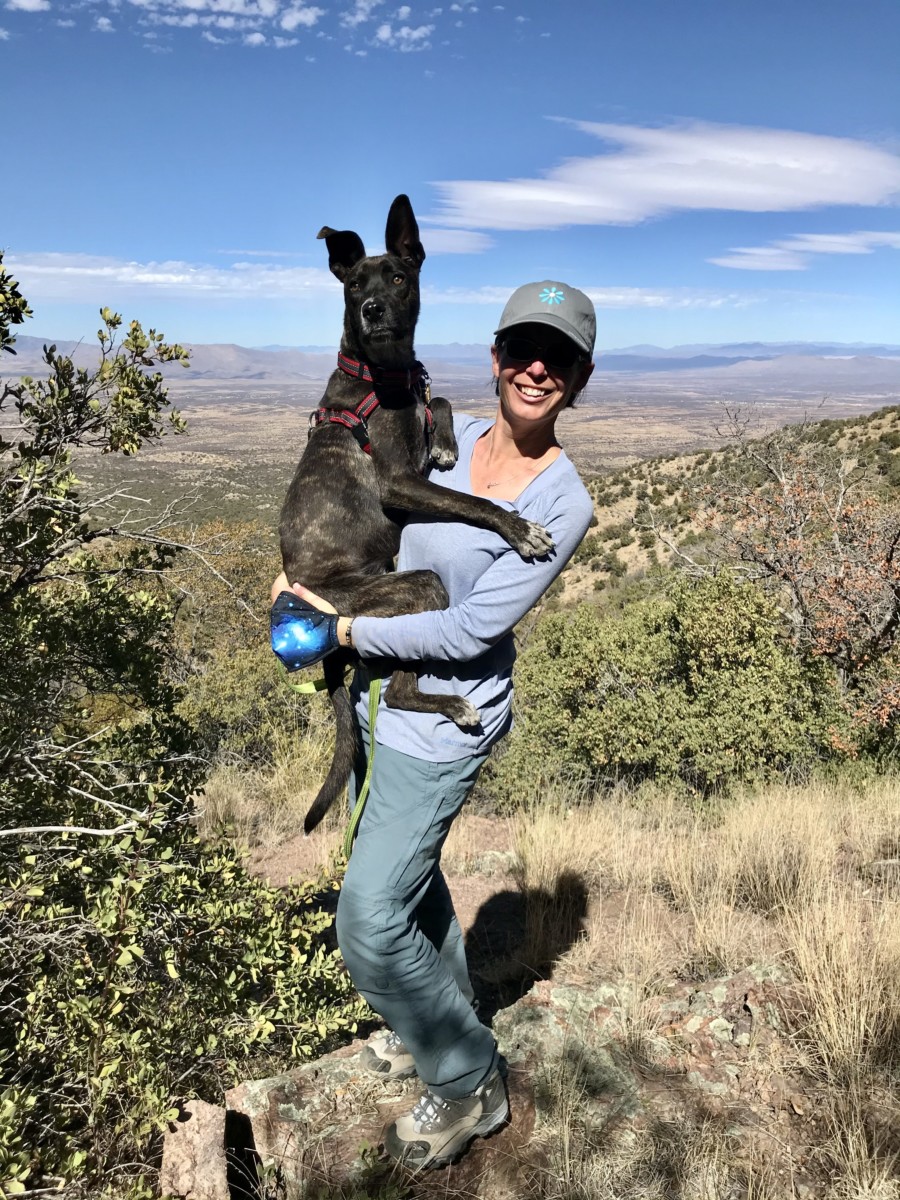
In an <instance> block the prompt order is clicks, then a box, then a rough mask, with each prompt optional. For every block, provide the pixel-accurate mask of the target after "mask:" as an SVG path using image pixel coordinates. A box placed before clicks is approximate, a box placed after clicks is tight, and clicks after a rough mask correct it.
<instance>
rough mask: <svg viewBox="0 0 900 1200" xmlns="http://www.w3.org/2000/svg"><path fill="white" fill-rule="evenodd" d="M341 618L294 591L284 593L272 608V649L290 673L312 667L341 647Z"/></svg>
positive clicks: (280, 594)
mask: <svg viewBox="0 0 900 1200" xmlns="http://www.w3.org/2000/svg"><path fill="white" fill-rule="evenodd" d="M337 623H338V619H337V617H336V616H335V614H334V613H325V612H320V611H319V609H317V608H313V606H312V605H311V604H307V603H306V601H305V600H301V599H300V597H299V596H297V595H295V593H294V592H281V593H279V595H278V598H277V600H276V601H275V603H274V604H273V605H272V612H271V615H270V624H271V632H272V649H273V650H274V651H275V653H276V654H277V656H278V657H279V658H280V659H281V661H282V662H283V663H284V665H285V666H286V667H287V669H288V670H289V671H299V670H300V668H301V667H311V666H312V664H313V663H317V662H319V661H320V660H321V659H323V658H324V657H325V655H326V654H330V653H331V652H332V650H336V649H337V647H338V637H337Z"/></svg>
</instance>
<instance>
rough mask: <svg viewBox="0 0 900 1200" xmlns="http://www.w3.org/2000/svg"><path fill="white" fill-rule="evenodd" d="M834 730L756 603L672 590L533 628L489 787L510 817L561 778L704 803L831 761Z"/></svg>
mask: <svg viewBox="0 0 900 1200" xmlns="http://www.w3.org/2000/svg"><path fill="white" fill-rule="evenodd" d="M842 719H843V718H842V716H841V710H840V707H839V704H838V700H837V695H836V690H835V688H834V687H833V685H832V684H831V682H830V673H829V671H828V669H827V667H826V665H825V664H823V663H822V662H821V661H818V660H809V661H802V660H800V659H799V658H798V657H796V656H795V654H794V653H793V652H792V650H791V649H790V648H789V647H788V646H787V645H786V643H785V642H784V640H783V639H782V637H781V635H780V621H779V616H778V613H777V610H776V609H775V607H774V605H773V604H772V602H771V601H770V600H769V599H767V598H766V597H765V596H764V595H763V594H762V593H761V592H760V591H759V590H758V589H756V588H755V587H753V586H750V585H741V584H739V583H737V582H736V581H735V580H734V579H733V578H732V577H731V576H730V575H727V574H722V575H720V576H718V577H716V578H712V579H706V580H702V581H700V582H697V583H692V582H690V581H687V580H684V579H680V580H676V581H675V582H674V583H673V584H672V585H671V587H670V591H669V594H668V595H667V596H665V597H662V598H651V599H644V600H640V601H638V602H635V603H631V604H629V605H627V606H626V607H625V609H624V610H623V612H622V613H621V615H612V614H600V613H598V612H597V611H596V609H594V608H591V607H588V606H586V605H585V606H581V607H580V608H579V609H577V611H576V612H575V613H574V614H571V613H559V614H556V615H554V616H551V617H548V618H546V619H545V620H544V621H543V622H542V623H541V624H540V626H539V627H538V629H537V630H536V632H535V634H534V635H533V637H532V640H531V642H530V644H529V646H528V648H527V650H526V651H525V652H524V653H523V655H522V657H521V660H520V662H519V665H518V668H517V723H516V726H515V728H514V730H513V732H512V734H511V736H510V739H509V743H508V746H507V750H506V753H505V754H504V755H503V756H502V757H501V758H500V759H499V760H498V761H497V763H496V764H495V765H494V767H493V768H492V772H491V776H490V786H491V787H492V788H493V791H494V794H495V796H496V797H497V798H498V799H499V800H500V801H502V802H504V803H512V802H514V800H515V797H516V796H518V795H520V794H522V793H523V792H524V791H527V790H528V788H529V787H532V786H534V780H535V778H536V777H537V776H538V775H539V774H540V773H542V772H546V771H563V772H574V773H578V774H581V775H582V776H586V777H589V778H590V779H593V780H594V781H595V782H600V781H604V780H606V781H612V780H630V781H633V782H636V783H637V782H640V781H643V780H645V779H656V780H680V781H682V782H684V783H685V784H687V785H689V786H690V787H691V788H693V789H696V790H697V791H699V792H701V793H708V792H712V791H715V790H717V789H721V788H725V787H727V786H728V785H729V784H731V783H734V782H737V781H749V780H758V779H765V778H768V777H770V776H773V775H776V774H778V773H781V772H786V771H796V770H805V769H807V768H808V767H809V766H811V765H812V764H813V763H815V762H817V761H819V760H822V759H824V758H827V757H828V756H830V755H831V754H832V753H834V750H833V728H834V726H835V725H836V724H838V723H839V722H840V721H841V720H842Z"/></svg>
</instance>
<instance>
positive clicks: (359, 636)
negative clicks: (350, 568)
mask: <svg viewBox="0 0 900 1200" xmlns="http://www.w3.org/2000/svg"><path fill="white" fill-rule="evenodd" d="M592 513H593V507H592V505H591V503H590V500H589V498H588V496H587V494H586V493H583V499H582V497H579V496H573V495H572V494H571V493H570V494H567V495H566V496H564V497H561V498H560V499H559V501H558V503H557V506H556V511H554V513H553V514H552V515H551V517H550V519H549V520H547V521H545V522H544V524H545V525H546V528H547V529H548V531H549V532H550V534H551V535H552V537H553V540H554V542H555V543H556V551H555V553H554V554H552V555H551V556H550V557H548V558H546V559H541V560H538V561H531V562H527V561H523V560H522V559H521V558H520V557H519V555H518V554H516V552H515V551H514V550H507V551H506V552H505V553H503V554H501V555H500V556H499V558H497V559H495V561H494V562H493V563H492V564H491V566H490V567H489V568H488V569H487V570H486V571H485V572H484V574H483V575H482V576H481V577H480V579H479V580H478V582H477V584H476V585H475V587H474V588H473V590H472V591H471V592H470V593H469V595H468V596H467V597H466V598H465V600H464V601H463V602H462V603H461V604H457V605H455V606H454V607H452V608H447V609H441V610H439V611H433V612H424V613H413V614H409V615H404V616H398V617H365V616H359V617H356V618H355V619H354V621H353V630H352V637H353V646H354V648H355V649H356V650H358V651H359V653H360V654H361V655H362V657H363V658H374V657H377V656H381V655H385V656H388V657H392V658H399V659H401V660H402V661H405V662H416V661H421V660H424V659H436V660H439V661H444V662H466V661H468V660H469V659H473V658H477V657H478V656H479V655H480V654H484V652H485V651H486V650H489V649H490V648H491V646H493V645H494V644H495V643H496V642H497V641H499V639H500V638H502V637H503V636H504V635H505V634H506V633H508V632H509V631H510V630H511V629H512V628H513V626H515V625H516V623H517V622H518V621H520V620H521V619H522V617H524V616H525V614H526V613H527V612H528V611H529V609H531V608H533V607H534V605H535V604H536V603H537V601H538V600H539V599H540V598H541V596H543V594H544V592H546V590H547V588H548V587H549V586H550V585H551V583H553V581H554V579H556V577H557V576H558V575H559V573H560V572H561V571H562V569H563V567H564V566H565V565H566V563H567V562H568V561H569V559H570V558H571V557H572V555H573V554H574V553H575V551H576V549H577V548H578V545H579V543H580V542H581V539H582V538H583V537H584V535H585V533H586V532H587V529H588V526H589V525H590V521H591V516H592ZM307 599H309V596H308V595H307ZM339 629H340V624H339ZM339 636H340V634H339ZM343 644H346V643H343Z"/></svg>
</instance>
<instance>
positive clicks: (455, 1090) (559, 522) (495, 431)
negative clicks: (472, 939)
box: [272, 281, 596, 1168]
mask: <svg viewBox="0 0 900 1200" xmlns="http://www.w3.org/2000/svg"><path fill="white" fill-rule="evenodd" d="M595 335H596V318H595V314H594V307H593V305H592V303H591V301H590V300H589V299H588V297H587V296H585V295H584V293H583V292H580V291H578V290H577V289H575V288H571V287H569V286H567V285H566V284H563V283H557V282H550V281H544V282H541V283H533V284H526V285H525V286H524V287H520V288H518V289H517V290H516V291H515V292H514V293H513V294H512V296H511V297H510V300H509V302H508V303H507V305H506V307H505V309H504V310H503V314H502V316H501V318H500V325H499V328H498V329H497V331H496V335H495V338H496V341H495V345H493V346H492V347H491V358H492V362H493V373H494V378H495V380H496V392H497V396H498V406H497V413H496V417H495V419H494V421H493V422H489V421H484V420H476V419H475V418H472V417H467V416H456V417H455V418H454V424H455V430H456V437H457V441H458V443H459V459H458V461H457V463H456V466H455V467H453V468H452V469H451V470H449V471H446V472H442V474H441V484H442V485H444V486H447V487H452V488H456V489H457V490H459V491H463V492H469V493H470V494H473V495H476V496H486V497H488V498H489V499H491V500H493V501H495V502H497V503H499V504H502V505H504V506H507V507H510V508H512V507H514V508H515V509H516V511H517V512H518V513H519V514H520V515H521V516H523V517H525V518H526V519H528V520H533V521H537V522H539V523H540V524H541V525H543V526H544V527H545V528H546V529H547V530H548V531H549V532H550V534H551V535H552V537H553V540H554V543H555V550H554V551H552V552H551V553H550V554H549V555H548V556H547V557H546V558H544V559H542V560H540V561H523V560H522V559H521V558H520V557H519V556H518V555H517V554H516V552H515V551H514V550H512V549H511V548H510V547H509V546H508V545H507V544H506V543H505V542H503V541H502V539H501V538H500V537H499V536H498V535H497V534H494V533H489V532H487V531H486V530H483V529H477V528H474V527H472V526H469V525H464V524H461V523H447V522H435V521H430V520H428V519H425V518H422V519H418V518H416V517H415V516H413V517H412V518H411V519H410V520H409V521H408V523H407V524H406V526H405V528H404V531H403V538H402V542H401V547H400V556H399V561H398V570H401V571H405V570H420V569H423V568H428V569H431V570H434V571H436V572H437V573H438V575H440V577H441V579H442V580H443V582H444V585H445V587H446V588H447V591H448V592H449V595H450V606H449V608H447V609H444V610H442V611H439V612H425V613H417V614H413V615H410V616H398V617H364V616H359V617H354V615H353V614H352V613H348V614H338V617H337V620H336V621H335V620H333V619H332V620H329V621H328V622H327V629H328V644H329V646H330V648H334V647H335V646H337V645H352V646H353V647H354V648H355V649H356V650H357V651H358V652H359V653H360V655H361V656H362V657H363V658H364V659H366V658H374V657H379V656H382V655H384V656H389V657H392V658H398V659H401V660H404V661H411V662H415V663H416V664H417V670H418V674H419V680H420V685H421V689H422V691H423V692H448V693H455V694H457V695H461V696H465V697H466V698H467V699H468V700H470V701H471V702H472V703H473V704H474V705H475V707H476V708H477V709H478V710H479V712H480V714H481V724H480V725H479V726H477V727H476V728H474V729H460V728H458V727H457V726H456V725H454V724H453V723H452V722H451V721H449V720H448V719H447V718H445V717H442V716H441V715H440V714H431V713H412V712H407V711H402V710H399V709H389V708H386V707H385V706H384V705H382V706H381V707H380V709H379V710H378V719H377V726H376V741H377V743H378V748H377V753H376V754H375V757H374V763H373V771H372V779H371V784H370V791H369V797H368V801H367V804H366V809H365V812H364V814H363V817H362V821H361V823H360V827H359V833H358V835H357V839H356V843H355V845H354V849H353V854H352V857H351V859H350V862H349V865H348V867H347V873H346V876H345V878H344V882H343V885H342V888H341V895H340V901H339V904H338V911H337V936H338V944H339V945H340V948H341V952H342V953H343V956H344V960H345V962H346V964H347V967H348V970H349V971H350V975H351V977H352V979H353V981H354V983H355V985H356V987H357V988H358V990H359V991H360V993H361V994H362V995H363V996H364V997H365V998H366V1000H367V1001H368V1002H369V1004H370V1005H371V1006H372V1008H373V1009H374V1010H375V1011H376V1012H377V1013H379V1014H380V1015H381V1016H382V1017H383V1018H384V1020H385V1022H386V1024H387V1026H388V1032H386V1033H382V1034H379V1035H377V1036H376V1037H375V1038H373V1039H371V1040H370V1043H369V1045H368V1046H367V1047H366V1049H365V1050H364V1052H363V1057H364V1061H365V1062H366V1064H367V1065H368V1066H369V1067H370V1068H372V1069H373V1070H375V1071H378V1072H380V1073H381V1074H383V1075H384V1076H386V1077H391V1078H397V1077H399V1076H402V1075H409V1074H412V1073H413V1072H417V1073H418V1075H419V1078H420V1079H421V1081H422V1083H423V1084H424V1085H425V1092H424V1094H423V1095H422V1097H421V1098H420V1099H419V1101H418V1102H417V1103H416V1104H415V1105H414V1106H413V1108H412V1110H411V1111H410V1112H409V1113H407V1114H404V1115H403V1116H401V1117H400V1118H398V1120H396V1121H395V1122H394V1123H393V1124H392V1125H391V1126H390V1127H389V1128H388V1129H387V1130H386V1133H385V1148H386V1149H387V1151H388V1153H390V1154H392V1155H393V1156H394V1157H396V1158H400V1159H403V1160H404V1161H405V1162H407V1163H408V1164H409V1165H411V1166H413V1167H416V1168H426V1167H434V1166H440V1165H443V1164H445V1163H447V1162H450V1161H452V1159H454V1158H455V1157H456V1156H458V1155H459V1154H460V1153H461V1152H462V1151H463V1150H464V1149H465V1148H466V1146H467V1145H468V1144H469V1142H470V1141H471V1140H472V1139H473V1138H474V1137H476V1136H479V1135H482V1136H483V1135H485V1134H487V1133H490V1132H492V1131H493V1130H494V1129H497V1128H499V1126H500V1125H502V1124H503V1123H504V1121H505V1120H506V1119H507V1117H508V1113H509V1105H508V1101H507V1096H506V1088H505V1085H504V1079H503V1075H502V1073H501V1066H502V1064H501V1062H500V1059H499V1057H498V1054H497V1045H496V1042H495V1041H494V1038H493V1035H492V1033H491V1031H490V1029H488V1028H487V1027H486V1026H484V1025H482V1024H481V1022H480V1021H479V1020H478V1017H477V1016H476V1015H475V1011H474V1009H473V1007H472V1000H473V991H472V985H471V983H470V981H469V974H468V969H467V966H466V958H465V951H464V947H463V939H462V933H461V930H460V927H459V924H458V922H457V919H456V916H455V914H454V912H453V905H452V902H451V899H450V894H449V891H448V889H447V885H446V883H445V881H444V877H443V875H442V873H441V869H440V856H441V849H442V847H443V844H444V841H445V839H446V837H447V834H448V832H449V830H450V825H451V823H452V821H453V819H454V817H455V816H456V815H457V813H458V812H459V811H460V809H461V808H462V806H463V804H464V803H465V800H466V798H467V797H468V796H469V794H470V793H471V791H472V788H473V787H474V785H475V781H476V779H477V778H478V773H479V771H480V770H481V767H482V765H483V764H484V762H485V760H486V758H487V756H488V754H489V752H490V749H491V747H492V746H493V744H494V743H495V742H496V741H497V740H498V739H499V738H501V737H502V736H503V734H504V733H506V731H507V730H508V729H509V727H510V724H511V707H512V666H513V661H514V659H515V648H514V645H513V635H512V629H513V627H514V626H515V624H516V623H517V622H518V621H519V620H520V619H521V618H522V617H523V616H524V615H525V614H526V613H527V612H528V610H529V609H530V608H531V607H532V606H533V605H534V604H535V603H536V602H537V601H538V600H539V599H540V597H541V596H542V595H543V594H544V592H545V591H546V590H547V588H548V587H549V586H550V584H551V583H552V582H553V581H554V579H556V577H557V576H558V575H559V573H560V571H562V569H563V567H564V566H565V565H566V563H567V562H568V560H569V559H570V558H571V556H572V554H573V553H574V552H575V549H576V547H577V546H578V544H579V542H580V541H581V539H582V538H583V536H584V534H585V532H586V530H587V528H588V525H589V523H590V520H591V515H592V512H593V506H592V504H591V500H590V497H589V496H588V493H587V491H586V490H585V488H584V486H583V485H582V483H581V481H580V480H579V478H578V475H577V474H576V472H575V469H574V467H573V466H572V464H571V462H570V461H569V459H568V458H567V457H566V455H565V454H564V453H563V451H562V448H561V447H560V445H559V442H558V441H557V440H556V433H555V427H556V420H557V418H558V416H559V414H560V413H561V412H562V410H563V409H564V408H566V407H568V406H569V405H571V404H572V402H573V400H574V398H575V396H576V395H577V394H578V392H580V391H581V389H582V388H583V387H584V386H585V384H586V383H587V381H588V379H589V377H590V375H591V372H592V371H593V362H592V354H593V350H594V339H595ZM287 587H288V581H287V580H286V578H285V577H284V575H281V576H280V577H279V579H278V580H276V582H275V586H274V587H273V593H272V594H273V599H274V598H275V596H276V595H277V594H278V593H279V592H280V591H281V590H283V589H286V588H287ZM293 590H294V591H295V592H296V593H297V595H298V596H300V597H301V598H302V599H304V600H306V601H307V602H308V603H309V604H311V605H312V606H314V607H315V608H317V609H319V610H321V611H323V612H332V613H333V612H334V610H333V609H332V608H331V607H330V606H329V605H328V604H327V603H326V602H325V601H323V600H322V599H321V598H320V597H318V596H315V595H314V594H313V593H311V592H309V591H307V590H306V589H304V588H303V587H301V586H300V585H299V584H295V585H294V588H293ZM319 657H321V655H319ZM357 711H358V713H359V717H360V723H361V725H362V728H363V735H364V740H365V741H366V747H367V749H368V733H369V731H368V728H367V720H368V697H367V696H366V695H362V696H361V697H360V698H359V702H358V705H357ZM359 781H360V776H359V775H358V776H357V784H358V783H359Z"/></svg>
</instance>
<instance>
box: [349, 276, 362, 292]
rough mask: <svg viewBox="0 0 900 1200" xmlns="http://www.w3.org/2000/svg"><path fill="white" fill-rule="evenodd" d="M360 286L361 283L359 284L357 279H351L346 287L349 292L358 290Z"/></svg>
mask: <svg viewBox="0 0 900 1200" xmlns="http://www.w3.org/2000/svg"><path fill="white" fill-rule="evenodd" d="M361 286H362V285H361V284H360V282H359V280H358V279H351V280H350V282H349V283H348V284H347V287H348V289H349V290H350V291H351V292H358V291H359V289H360V287H361Z"/></svg>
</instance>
